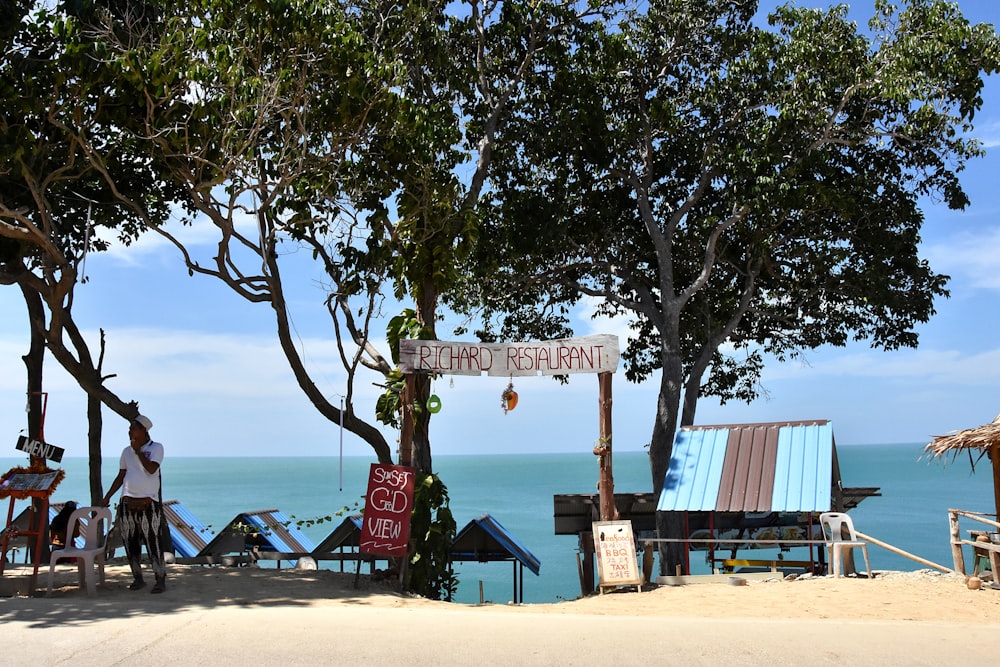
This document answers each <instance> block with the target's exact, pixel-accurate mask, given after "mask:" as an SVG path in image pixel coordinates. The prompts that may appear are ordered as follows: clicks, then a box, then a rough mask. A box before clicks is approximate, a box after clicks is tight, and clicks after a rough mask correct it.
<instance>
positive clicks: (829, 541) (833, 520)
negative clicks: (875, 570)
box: [819, 512, 872, 577]
mask: <svg viewBox="0 0 1000 667" xmlns="http://www.w3.org/2000/svg"><path fill="white" fill-rule="evenodd" d="M819 525H820V527H821V528H822V529H823V539H824V540H826V548H827V551H828V552H829V554H830V567H831V568H832V570H833V576H835V577H839V576H840V563H841V561H842V557H843V553H844V552H845V551H849V550H850V549H856V548H859V547H860V548H861V553H862V554H863V555H864V557H865V572H867V573H868V576H869V577H871V573H872V566H871V564H870V563H869V562H868V545H867V544H866V543H864V542H862V541H861V540H859V539H858V535H857V533H855V532H854V522H853V521H851V517H849V516H847V515H846V514H843V513H841V512H824V513H822V514H820V515H819Z"/></svg>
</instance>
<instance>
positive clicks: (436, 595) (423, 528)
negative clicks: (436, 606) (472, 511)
mask: <svg viewBox="0 0 1000 667" xmlns="http://www.w3.org/2000/svg"><path fill="white" fill-rule="evenodd" d="M448 502H449V500H448V487H446V486H445V485H444V482H442V481H441V478H440V477H438V476H437V475H435V474H425V473H420V472H418V473H417V480H416V486H415V487H414V490H413V515H412V519H411V523H410V539H411V541H412V543H413V544H414V545H415V548H414V550H413V553H412V555H411V556H410V574H409V585H408V588H409V590H411V591H413V592H414V593H417V594H418V595H422V596H424V597H426V598H430V599H432V600H446V601H449V602H450V601H451V599H452V597H454V595H455V590H456V589H457V588H458V579H456V578H455V573H454V570H453V569H452V566H451V547H452V544H453V543H454V541H455V530H456V526H455V519H454V517H452V515H451V509H450V508H449V507H448Z"/></svg>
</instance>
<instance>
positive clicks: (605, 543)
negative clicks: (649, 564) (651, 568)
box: [593, 521, 642, 586]
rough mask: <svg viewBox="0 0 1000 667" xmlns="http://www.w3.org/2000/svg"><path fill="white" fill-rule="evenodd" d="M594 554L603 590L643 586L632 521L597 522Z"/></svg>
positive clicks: (594, 526) (595, 523) (595, 525)
mask: <svg viewBox="0 0 1000 667" xmlns="http://www.w3.org/2000/svg"><path fill="white" fill-rule="evenodd" d="M593 531H594V551H595V552H596V553H597V575H598V581H599V582H600V583H599V585H600V586H641V585H642V579H641V578H640V575H639V561H638V558H637V557H636V552H635V538H634V537H633V536H632V522H631V521H595V522H594V523H593Z"/></svg>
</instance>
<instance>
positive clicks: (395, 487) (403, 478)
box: [360, 463, 414, 556]
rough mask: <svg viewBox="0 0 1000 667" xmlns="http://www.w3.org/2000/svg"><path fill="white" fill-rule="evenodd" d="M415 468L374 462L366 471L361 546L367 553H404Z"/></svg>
mask: <svg viewBox="0 0 1000 667" xmlns="http://www.w3.org/2000/svg"><path fill="white" fill-rule="evenodd" d="M413 478H414V470H413V468H410V467H408V466H389V465H382V464H381V463H373V464H372V467H371V472H370V473H369V474H368V493H367V495H365V516H364V525H363V526H362V528H361V545H360V549H361V551H362V552H363V553H366V554H377V555H380V556H405V555H406V545H407V543H408V542H409V541H410V513H411V512H412V511H413Z"/></svg>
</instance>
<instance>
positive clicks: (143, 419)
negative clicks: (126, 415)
mask: <svg viewBox="0 0 1000 667" xmlns="http://www.w3.org/2000/svg"><path fill="white" fill-rule="evenodd" d="M132 422H133V423H135V424H138V425H139V426H141V427H143V428H144V429H146V430H147V431H148V430H149V429H151V428H153V421H152V420H151V419H150V418H149V417H147V416H145V415H138V416H137V417H136V418H135V419H133V420H132Z"/></svg>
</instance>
